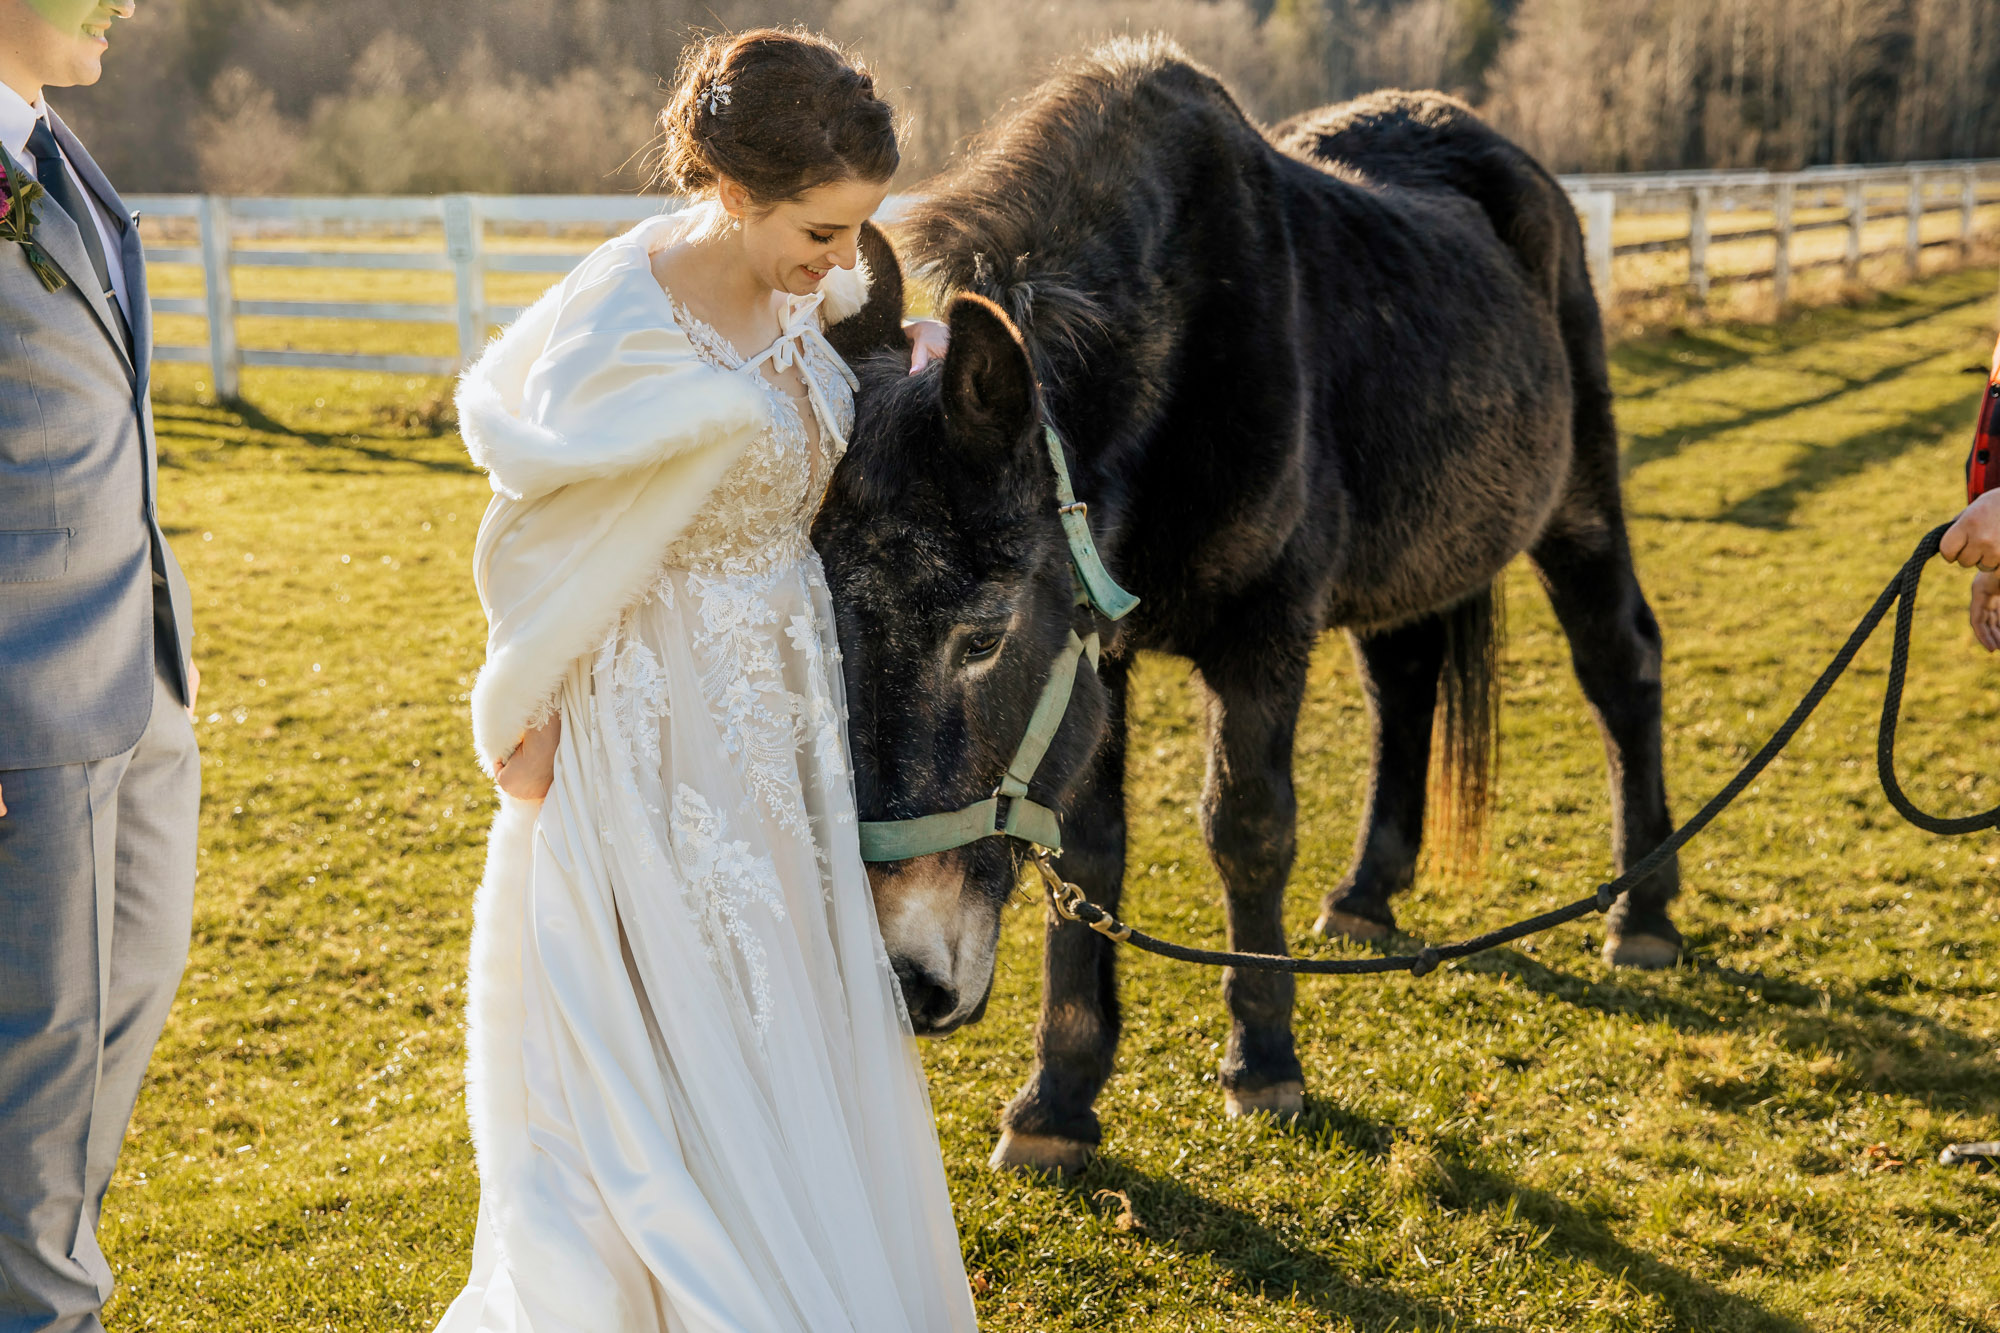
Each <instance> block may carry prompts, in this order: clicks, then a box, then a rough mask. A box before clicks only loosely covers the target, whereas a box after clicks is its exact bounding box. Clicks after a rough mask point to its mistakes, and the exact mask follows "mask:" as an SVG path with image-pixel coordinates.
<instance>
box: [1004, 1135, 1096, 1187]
mask: <svg viewBox="0 0 2000 1333" xmlns="http://www.w3.org/2000/svg"><path fill="white" fill-rule="evenodd" d="M1095 1156H1097V1149H1096V1147H1094V1146H1093V1145H1091V1144H1088V1143H1079V1142H1077V1141H1076V1140H1075V1139H1065V1138H1060V1137H1058V1136H1056V1135H1054V1134H1016V1133H1015V1132H1014V1131H1013V1130H1011V1129H1008V1130H1002V1131H1001V1133H1000V1142H999V1143H998V1144H997V1145H995V1147H994V1149H993V1155H992V1156H991V1157H989V1158H987V1159H986V1165H988V1166H990V1167H992V1168H993V1169H994V1170H995V1171H1018V1172H1022V1173H1024V1174H1036V1173H1041V1174H1046V1175H1052V1176H1071V1175H1075V1174H1077V1173H1078V1172H1080V1171H1082V1170H1083V1169H1084V1168H1085V1167H1087V1166H1089V1165H1090V1159H1091V1158H1093V1157H1095Z"/></svg>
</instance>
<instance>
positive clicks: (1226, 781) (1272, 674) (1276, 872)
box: [1199, 643, 1312, 1115]
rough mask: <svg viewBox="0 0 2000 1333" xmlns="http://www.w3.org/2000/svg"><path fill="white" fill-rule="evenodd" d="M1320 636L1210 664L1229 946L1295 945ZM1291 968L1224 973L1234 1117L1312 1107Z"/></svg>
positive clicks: (1228, 1100)
mask: <svg viewBox="0 0 2000 1333" xmlns="http://www.w3.org/2000/svg"><path fill="white" fill-rule="evenodd" d="M1311 651H1312V646H1311V644H1309V643H1307V644H1287V645H1259V646H1258V647H1257V649H1256V650H1255V651H1248V650H1244V648H1243V646H1242V645H1239V646H1238V649H1237V650H1235V651H1232V652H1231V653H1230V654H1229V656H1228V657H1227V658H1226V659H1225V660H1223V661H1219V662H1213V661H1211V662H1203V663H1200V664H1199V665H1200V669H1201V677H1202V680H1203V682H1204V683H1205V684H1206V685H1207V687H1208V729H1209V747H1208V779H1207V782H1206V783H1205V785H1204V788H1203V791H1202V800H1201V826H1202V832H1203V833H1204V834H1205V835H1206V836H1207V838H1208V848H1209V852H1210V854H1211V855H1212V856H1213V857H1214V858H1215V867H1216V869H1217V870H1218V871H1219V872H1221V875H1222V883H1223V887H1224V889H1225V890H1226V891H1227V893H1228V895H1229V947H1230V948H1231V949H1237V950H1245V951H1248V952H1252V953H1274V954H1282V953H1285V952H1287V950H1286V948H1285V915H1284V908H1285V881H1286V880H1287V879H1288V878H1289V877H1290V875H1291V873H1292V857H1293V854H1294V853H1295V851H1296V850H1297V847H1298V802H1297V800H1296V799H1295V798H1294V796H1293V793H1292V737H1293V733H1294V731H1295V730H1296V728H1297V726H1298V718H1299V704H1300V701H1301V700H1302V699H1303V698H1304V695H1305V680H1306V667H1307V665H1308V663H1309V662H1310V660H1311ZM1293 990H1294V986H1293V981H1292V977H1291V974H1290V973H1285V972H1253V971H1238V970H1237V969H1235V968H1228V969H1225V970H1224V971H1223V974H1222V998H1223V1001H1224V1003H1226V1004H1227V1005H1228V1006H1229V1018H1230V1026H1229V1045H1228V1048H1227V1049H1226V1050H1225V1051H1224V1052H1223V1056H1222V1068H1221V1078H1222V1097H1223V1105H1224V1107H1225V1109H1226V1110H1227V1111H1228V1113H1229V1114H1230V1115H1247V1114H1250V1113H1253V1112H1264V1113H1269V1114H1273V1115H1295V1114H1297V1113H1298V1112H1299V1111H1301V1110H1303V1109H1304V1107H1305V1074H1304V1071H1302V1070H1301V1069H1300V1068H1299V1058H1298V1054H1297V1052H1296V1051H1295V1050H1294V1049H1293V1046H1292V999H1293Z"/></svg>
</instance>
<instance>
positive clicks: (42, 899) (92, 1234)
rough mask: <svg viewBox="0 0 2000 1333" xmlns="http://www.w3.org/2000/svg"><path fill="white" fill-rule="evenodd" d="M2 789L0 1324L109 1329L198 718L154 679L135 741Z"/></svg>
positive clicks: (184, 868)
mask: <svg viewBox="0 0 2000 1333" xmlns="http://www.w3.org/2000/svg"><path fill="white" fill-rule="evenodd" d="M0 725H4V723H0ZM0 800H4V801H5V802H6V805H7V813H6V815H5V816H4V817H0V1333H30V1331H31V1330H32V1333H97V1330H99V1329H100V1328H101V1325H100V1323H99V1321H98V1311H99V1310H100V1309H101V1308H102V1306H103V1304H104V1302H105V1300H106V1299H108V1298H109V1297H110V1295H111V1269H110V1266H109V1265H107V1264H106V1263H105V1261H104V1255H103V1253H102V1252H101V1251H100V1250H99V1249H98V1247H97V1217H98V1210H99V1208H100V1207H101V1205H102V1204H103V1201H104V1189H105V1186H106V1185H108V1184H109V1183H110V1181H111V1170H112V1168H113V1167H114V1166H116V1165H117V1163H118V1149H119V1145H120V1143H121V1142H122V1141H123V1139H124V1137H125V1126H126V1123H127V1121H129V1120H130V1119H131V1116H132V1106H133V1103H134V1102H135V1101H137V1100H138V1096H139V1083H140V1081H141V1079H142V1078H143V1077H144V1075H145V1072H146V1062H147V1060H148V1059H149V1058H150V1057H151V1055H152V1053H153V1044H154V1042H156V1041H157V1040H158V1039H159V1035H160V1029H161V1027H162V1026H163V1025H164V1024H165V1022H166V1019H167V1009H168V1007H169V1006H170V1005H171V1004H172V1003H173V998H174V990H175V988H176V987H177V986H179V984H180V977H181V971H182V969H183V968H184V967H185V966H186V964H187V950H188V930H189V926H190V924H191V922H192V920H193V915H194V868H195V842H196V817H197V813H198V810H199V807H200V804H201V760H200V757H199V756H198V755H197V754H196V751H195V742H194V728H193V727H192V725H191V724H190V723H189V721H188V715H187V712H186V710H185V709H183V708H182V707H181V706H180V701H179V700H178V699H177V698H175V697H174V691H173V688H172V687H171V686H169V685H168V684H167V683H166V681H165V680H164V679H159V678H158V677H157V675H156V680H155V685H154V689H153V714H152V718H151V719H150V720H149V721H148V722H147V724H146V730H145V732H144V734H143V735H141V736H140V738H139V743H138V744H137V745H135V746H133V747H132V748H131V749H130V750H127V751H126V752H125V753H123V754H120V755H113V756H112V757H111V758H109V759H98V760H94V761H92V762H90V763H86V764H65V765H61V766H59V767H53V768H27V769H13V770H9V771H6V772H0Z"/></svg>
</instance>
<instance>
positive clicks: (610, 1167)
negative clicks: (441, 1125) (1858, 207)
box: [439, 30, 974, 1333]
mask: <svg viewBox="0 0 2000 1333" xmlns="http://www.w3.org/2000/svg"><path fill="white" fill-rule="evenodd" d="M663 122H664V126H665V130H666V138H667V148H666V168H667V171H666V174H667V176H668V178H669V180H670V181H671V182H672V183H673V184H674V185H676V186H678V187H679V189H680V190H681V191H682V192H683V193H684V194H687V195H691V196H700V197H701V198H702V202H701V203H699V204H698V205H696V206H695V207H693V208H690V209H688V210H685V211H683V212H679V213H675V214H672V215H669V216H663V217H657V218H653V219H651V220H649V221H647V222H644V223H642V224H640V225H639V226H638V227H636V228H634V229H633V230H632V231H630V232H628V233H627V234H625V235H624V236H621V237H619V238H617V239H615V240H613V241H610V242H607V243H606V244H605V245H603V246H602V247H600V248H599V249H598V250H597V251H596V252H595V253H593V254H592V255H591V256H590V257H589V258H588V259H587V260H585V261H584V263H583V264H582V266H581V267H579V268H578V269H577V270H576V271H575V272H574V273H573V274H571V275H570V277H569V278H567V279H566V280H565V281H564V282H563V283H561V284H560V285H559V286H558V287H557V288H556V289H554V290H553V291H551V292H550V293H549V294H548V295H547V296H545V297H544V298H543V299H542V300H541V301H540V302H538V303H537V304H536V305H535V306H533V307H532V308H531V309H530V310H529V311H528V312H527V313H526V314H524V315H522V316H521V318H520V319H519V321H517V322H516V323H515V324H514V325H513V326H512V327H511V328H509V329H508V330H507V332H506V333H504V334H503V335H502V336H501V337H500V338H499V339H498V340H497V341H496V342H495V343H494V344H493V345H492V347H491V348H489V349H488V351H487V353H486V355H485V356H484V357H483V358H482V359H481V360H480V362H479V363H478V364H477V365H476V366H474V367H473V368H472V369H471V370H470V371H468V372H467V374H466V376H465V379H464V381H463V384H462V385H461V387H460V392H459V411H460V419H461V421H462V422H463V423H464V432H465V438H466V444H467V447H468V449H469V450H470V451H471V453H472V456H473V458H474V460H475V461H476V462H478V463H479V464H480V465H481V466H482V467H483V468H485V469H486V471H487V472H488V473H489V474H490V476H491V480H492V485H493V490H494V492H495V498H494V500H493V502H492V504H491V506H490V507H489V509H488V511H487V514H486V518H485V521H484V522H483V523H482V525H481V527H480V532H479V541H478V545H477V548H476V551H475V554H474V563H475V576H476V579H477V583H478V588H479V594H480V599H481V602H482V604H483V605H484V607H485V610H486V614H487V617H488V622H489V626H490V630H489V636H488V641H487V661H486V666H485V668H484V670H483V671H482V672H481V673H480V675H479V678H478V681H477V684H476V685H475V686H474V689H473V693H472V715H473V737H474V742H475V744H476V746H477V748H478V750H479V753H480V755H481V758H482V760H483V761H484V762H486V763H488V764H490V765H492V766H493V769H494V771H495V774H496V776H497V778H498V781H499V783H500V786H501V789H502V791H503V792H504V793H505V797H504V799H503V800H502V802H501V806H502V809H501V813H500V815H499V817H498V819H497V820H496V821H495V823H494V827H493V832H492V838H491V843H490V847H489V851H488V858H487V868H486V878H485V882H484V883H483V885H482V886H481V888H480V890H479V896H478V899H477V901H476V905H475V912H474V916H475V921H474V929H473V946H472V965H471V980H470V985H469V987H468V992H469V1002H468V1026H469V1047H470V1059H469V1064H468V1070H467V1084H468V1092H467V1100H468V1104H469V1109H470V1113H471V1120H472V1131H473V1141H474V1146H475V1150H476V1155H477V1159H478V1166H479V1175H480V1184H481V1198H480V1209H479V1223H478V1234H477V1238H476V1240H475V1242H474V1247H473V1262H472V1275H471V1278H470V1280H469V1282H468V1283H467V1285H466V1288H465V1290H464V1292H463V1293H462V1294H461V1295H460V1296H459V1297H458V1299H457V1300H456V1301H454V1302H453V1304H452V1306H451V1308H450V1309H449V1310H448V1311H447V1312H446V1313H445V1316H444V1320H443V1322H442V1323H441V1324H440V1325H439V1330H440V1333H475V1331H479V1333H500V1331H502V1330H505V1331H506V1333H562V1331H574V1333H622V1331H625V1330H634V1331H636V1330H648V1331H654V1330H657V1331H660V1333H665V1331H667V1330H672V1331H673V1333H681V1330H703V1331H706V1330H715V1331H717V1333H721V1331H723V1330H728V1331H730V1333H734V1331H736V1330H755V1331H757V1333H763V1331H764V1330H773V1331H777V1330H784V1331H787V1333H789V1331H792V1330H798V1331H800V1333H821V1331H822V1330H825V1331H832V1330H840V1331H842V1333H897V1331H906V1333H933V1331H935V1330H963V1329H972V1328H973V1327H974V1316H973V1307H972V1299H971V1295H970V1292H969V1290H968V1288H967V1285H966V1279H965V1272H964V1268H963V1265H962V1262H961V1260H960V1257H959V1250H958V1238H957V1234H956V1231H955V1228H954V1226H953V1222H952V1216H951V1201H950V1198H949V1196H948V1195H947V1193H946V1189H945V1177H944V1169H943V1163H942V1161H941V1158H940V1155H939V1150H938V1145H937V1137H936V1130H935V1127H934V1125H933V1122H932V1119H931V1112H930V1105H929V1100H928V1096H927V1093H926V1090H925V1086H924V1080H923V1073H922V1070H921V1068H920V1067H919V1064H918V1061H917V1056H916V1053H915V1044H914V1040H913V1038H912V1037H911V1036H910V1027H909V1019H908V1016H907V1015H906V1014H905V1013H904V1012H903V1010H902V1001H901V995H900V992H899V990H898V988H897V984H896V980H895V978H894V976H893V975H892V974H891V972H890V970H889V966H888V960H887V956H886V954H885V952H884V950H883V947H882V943H881V937H880V935H879V934H878V933H877V929H876V922H875V912H874V906H873V902H872V900H871V898H870V894H869V888H868V880H867V876H866V874H865V872H864V870H863V867H862V862H861V859H860V853H859V849H858V845H857V842H856V830H855V814H854V800H853V793H852V789H851V785H850V780H849V771H848V764H847V748H846V736H845V732H844V729H843V717H844V714H843V702H842V695H841V685H840V675H839V672H838V670H837V666H836V663H837V659H838V656H839V649H838V647H837V645H836V643H835V639H834V634H833V617H832V612H831V608H830V606H829V604H828V600H827V589H826V583H825V579H824V576H823V575H822V573H821V570H820V564H819V559H818V557H817V556H816V555H815V554H814V553H813V550H812V548H811V546H810V545H808V544H807V540H806V529H807V526H808V524H809V523H810V522H811V519H812V516H813V512H814V510H815V509H816V508H817V506H818V505H819V503H820V498H821V496H822V494H823V492H824V490H825V487H826V483H827V477H828V474H829V472H830V471H831V470H832V468H833V465H834V463H835V462H836V461H837V460H838V458H839V456H840V453H841V450H842V449H843V448H844V446H845V438H844V437H845V433H846V432H847V430H848V429H850V427H851V426H852V423H853V419H854V406H853V398H852V394H851V390H852V387H853V379H852V376H851V375H850V373H849V372H848V370H847V367H846V366H845V365H844V364H843V363H842V362H841V361H840V359H839V358H838V356H837V355H836V354H835V353H834V351H833V349H832V348H831V347H830V346H828V344H827V342H826V340H825V338H824V337H823V336H822V329H823V326H824V325H825V324H826V323H828V322H831V321H834V320H837V319H839V318H841V317H842V316H843V315H846V314H849V313H852V312H853V311H854V310H855V309H857V308H859V306H860V304H861V302H862V299H863V297H864V295H865V291H866V283H867V275H866V273H865V272H861V271H849V270H853V269H855V268H856V265H857V260H856V241H857V236H858V233H859V229H860V226H861V224H862V222H863V221H864V220H865V219H867V217H868V216H869V215H870V214H871V213H873V212H874V211H875V209H876V207H877V206H878V205H879V204H880V203H881V201H882V199H883V197H884V194H885V192H886V190H887V188H888V181H889V178H890V176H891V175H892V174H893V172H894V171H895V169H896V165H897V149H896V139H895V130H894V126H893V123H892V120H891V113H890V110H889V107H888V106H887V105H886V104H885V103H884V102H882V101H880V100H879V99H877V98H876V96H875V93H874V85H873V83H872V81H871V80H870V78H869V76H868V75H867V74H866V73H864V72H862V71H861V70H859V69H857V68H855V67H853V66H851V65H850V64H849V63H848V61H847V59H846V58H845V57H844V56H843V55H842V54H841V52H840V51H839V50H838V49H837V48H835V47H834V46H832V45H831V44H830V43H828V42H826V41H825V40H823V39H820V38H817V37H812V36H807V35H804V34H800V33H794V32H786V31H776V30H762V31H757V32H750V33H745V34H742V35H738V36H733V37H730V36H722V37H716V38H711V39H709V40H708V41H706V42H705V43H702V44H700V45H698V46H696V47H695V48H694V49H693V50H692V51H691V53H690V55H689V56H688V58H687V59H686V60H685V61H684V63H683V67H682V70H681V76H680V82H679V86H678V88H677V90H676V92H675V94H674V96H673V99H672V102H671V103H670V105H669V107H668V109H667V111H666V113H665V115H664V116H663ZM911 328H912V340H913V342H914V343H916V355H915V359H916V361H917V362H918V363H919V364H921V362H922V361H923V360H924V359H925V357H926V355H927V354H930V355H934V354H935V353H936V352H937V351H938V350H940V348H941V343H942V338H941V334H942V330H941V329H940V328H939V327H938V326H936V325H926V324H919V325H913V326H911Z"/></svg>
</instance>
